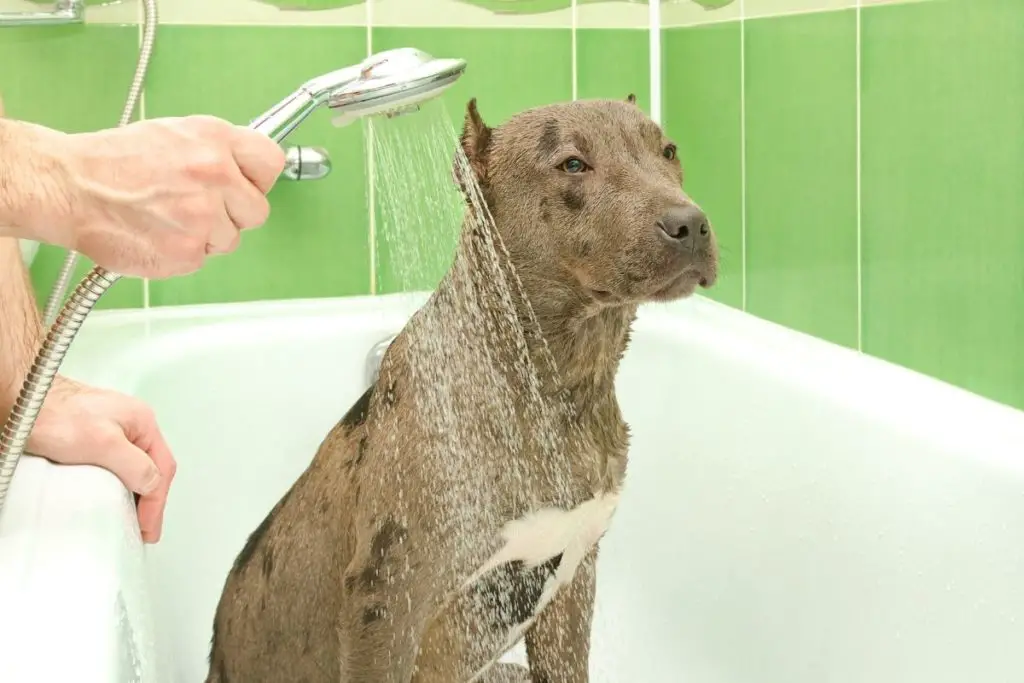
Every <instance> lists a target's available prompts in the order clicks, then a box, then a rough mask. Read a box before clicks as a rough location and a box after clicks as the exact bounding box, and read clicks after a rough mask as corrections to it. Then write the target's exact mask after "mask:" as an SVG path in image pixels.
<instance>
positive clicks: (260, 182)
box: [229, 126, 284, 195]
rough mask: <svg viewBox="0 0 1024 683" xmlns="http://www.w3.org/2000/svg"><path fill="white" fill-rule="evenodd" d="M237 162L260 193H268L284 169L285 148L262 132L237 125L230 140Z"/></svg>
mask: <svg viewBox="0 0 1024 683" xmlns="http://www.w3.org/2000/svg"><path fill="white" fill-rule="evenodd" d="M229 144H230V146H231V153H232V155H234V157H235V163H237V164H238V168H239V170H240V171H241V172H242V175H244V176H245V177H246V178H248V179H249V182H251V183H252V184H253V185H254V186H255V187H256V189H257V190H259V192H260V193H262V194H264V195H266V194H267V193H269V192H270V190H271V188H273V187H274V183H276V182H277V179H278V178H279V177H280V176H281V171H283V170H284V150H283V149H281V146H280V145H278V144H277V143H276V142H274V141H273V140H271V139H270V138H268V137H267V136H266V135H264V134H262V133H257V132H256V131H254V130H252V129H251V128H248V127H246V126H235V127H234V135H233V136H232V137H231V140H230V143H229Z"/></svg>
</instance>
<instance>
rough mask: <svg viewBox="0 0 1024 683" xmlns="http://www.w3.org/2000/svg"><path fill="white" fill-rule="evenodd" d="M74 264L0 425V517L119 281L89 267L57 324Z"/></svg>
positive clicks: (152, 35)
mask: <svg viewBox="0 0 1024 683" xmlns="http://www.w3.org/2000/svg"><path fill="white" fill-rule="evenodd" d="M143 7H144V10H145V18H144V20H143V30H142V43H141V45H140V47H139V61H138V64H137V66H136V68H135V76H134V78H133V79H132V84H131V89H130V90H129V91H128V99H127V101H126V102H125V106H124V112H123V113H122V114H121V121H120V124H119V125H121V126H126V125H128V123H129V122H130V121H131V119H132V115H133V114H134V113H135V107H136V104H137V103H138V100H139V96H140V95H141V93H142V86H143V84H144V83H145V81H146V71H147V70H148V69H149V60H150V57H151V56H152V54H153V43H154V41H155V39H156V27H157V8H156V0H143ZM77 262H78V254H77V253H76V252H75V251H70V252H68V255H67V258H66V259H65V260H64V265H63V267H62V268H61V271H60V276H59V277H58V278H57V283H56V284H55V285H54V288H53V291H52V292H51V293H50V297H49V299H48V301H47V302H46V307H45V310H44V312H43V322H44V323H45V324H47V325H50V324H51V323H52V327H50V331H49V333H48V334H47V335H46V339H45V341H44V342H43V346H42V348H40V350H39V353H38V354H36V358H35V361H34V362H33V363H32V367H31V369H30V370H29V372H28V377H26V378H25V383H24V384H23V385H22V387H21V393H20V394H19V396H18V399H17V401H16V402H15V404H14V408H13V409H12V410H11V415H10V417H9V418H8V419H7V423H6V424H5V425H4V429H3V432H2V433H0V514H2V513H3V508H4V503H5V502H6V500H7V490H8V489H9V488H10V486H11V480H12V479H13V478H14V471H15V469H16V468H17V467H18V461H19V460H20V459H21V456H22V454H23V453H24V452H25V445H26V444H27V443H28V437H29V434H31V433H32V427H34V426H35V423H36V418H37V417H39V411H40V409H41V408H42V406H43V401H44V400H45V399H46V394H47V393H48V392H49V391H50V387H51V386H52V385H53V379H54V377H56V376H57V371H58V370H60V365H61V363H62V362H63V361H64V356H65V354H67V352H68V348H69V347H70V346H71V342H72V341H74V339H75V335H77V334H78V330H79V329H81V327H82V323H84V322H85V319H86V317H87V316H88V315H89V313H90V312H91V311H92V309H93V306H95V305H96V302H97V301H98V300H99V298H100V297H101V296H103V293H104V292H106V291H107V290H108V289H110V287H111V286H113V284H114V283H115V282H117V281H118V280H119V279H120V278H121V276H120V275H118V274H117V273H112V272H110V271H108V270H106V269H105V268H100V267H99V266H97V267H95V268H93V269H92V271H91V272H90V273H89V274H88V275H87V276H86V277H85V278H84V279H83V280H82V282H81V283H80V284H79V285H78V287H76V288H75V290H74V291H73V292H72V293H71V296H70V298H69V299H68V301H67V303H66V304H64V307H63V308H62V309H61V311H60V314H59V315H57V316H56V320H53V318H54V313H55V312H56V310H57V307H58V306H59V305H60V303H61V300H62V299H63V298H64V292H65V291H66V290H67V288H68V283H69V282H70V281H71V277H72V276H73V274H74V271H75V265H76V264H77Z"/></svg>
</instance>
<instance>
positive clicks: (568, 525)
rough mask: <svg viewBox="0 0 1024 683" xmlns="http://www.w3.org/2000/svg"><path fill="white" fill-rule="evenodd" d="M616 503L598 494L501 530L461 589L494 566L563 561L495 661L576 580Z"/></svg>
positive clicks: (613, 498)
mask: <svg viewBox="0 0 1024 683" xmlns="http://www.w3.org/2000/svg"><path fill="white" fill-rule="evenodd" d="M618 504H619V494H618V492H615V493H601V494H598V495H597V496H595V497H594V498H591V499H590V500H588V501H587V502H585V503H582V504H580V505H578V506H576V507H575V508H573V509H572V510H564V509H561V508H554V507H551V508H542V509H540V510H535V511H533V512H530V513H529V514H527V515H525V516H523V517H520V518H519V519H515V520H512V521H511V522H509V523H507V524H506V525H505V526H504V528H503V529H502V532H501V536H502V538H503V539H504V541H505V545H504V546H502V548H501V549H500V550H498V552H496V553H495V554H494V555H492V556H491V557H490V558H488V560H487V561H486V562H484V564H483V565H481V566H480V568H479V569H477V570H476V571H475V572H474V573H473V575H472V576H470V578H469V579H467V580H466V582H465V583H463V585H462V587H463V590H465V589H467V588H469V587H470V586H471V585H472V584H474V583H475V582H476V581H478V580H479V579H480V578H481V577H482V576H483V575H484V574H486V573H487V572H489V571H491V570H492V569H494V568H495V567H498V566H501V565H503V564H506V563H508V562H514V561H516V560H518V561H520V562H522V563H523V565H524V566H525V567H526V568H527V569H529V568H533V567H536V566H538V565H540V564H542V563H544V562H546V561H547V560H549V559H551V558H552V557H554V556H556V555H558V554H560V553H561V555H562V561H561V563H560V564H559V565H558V569H557V570H556V571H555V573H554V575H552V576H551V578H550V579H548V581H547V583H546V584H545V585H544V590H543V591H542V592H541V596H540V600H539V601H538V602H537V606H536V608H535V609H534V613H533V616H532V617H531V618H530V619H529V620H528V621H526V622H525V623H523V624H520V625H519V626H518V627H516V628H514V629H512V631H511V632H510V633H509V637H508V641H507V643H506V646H505V648H504V649H503V650H502V652H500V653H499V655H498V656H499V657H500V656H501V655H503V654H504V653H505V652H506V651H508V650H509V649H511V648H512V646H513V645H515V644H516V643H517V642H519V640H520V639H521V638H522V637H523V635H524V634H525V633H526V631H527V629H529V627H530V626H531V625H532V624H533V621H534V619H536V617H537V615H538V614H540V612H541V611H542V610H543V609H544V608H545V607H547V605H548V603H550V602H551V600H552V598H554V597H555V595H556V594H557V593H558V591H559V589H561V588H563V587H565V586H566V585H568V584H569V583H570V582H571V581H572V580H573V577H574V576H575V575H576V570H577V569H578V568H579V566H580V563H581V562H582V561H583V558H584V557H586V555H587V553H588V552H590V549H591V548H593V547H594V545H595V544H596V543H597V542H598V541H599V540H600V539H601V536H603V535H604V533H605V532H606V531H607V530H608V526H609V525H610V524H611V520H612V515H613V514H614V513H615V508H616V507H617V506H618ZM496 661H498V658H497V657H496V658H495V659H494V661H492V662H490V663H488V664H487V665H486V666H485V667H483V668H482V669H481V670H480V671H478V672H477V673H476V674H475V675H474V676H473V678H471V679H470V683H472V682H473V681H476V680H477V679H478V678H479V677H480V676H481V675H482V674H483V673H484V672H486V671H487V669H489V668H490V667H491V665H492V664H494V662H496Z"/></svg>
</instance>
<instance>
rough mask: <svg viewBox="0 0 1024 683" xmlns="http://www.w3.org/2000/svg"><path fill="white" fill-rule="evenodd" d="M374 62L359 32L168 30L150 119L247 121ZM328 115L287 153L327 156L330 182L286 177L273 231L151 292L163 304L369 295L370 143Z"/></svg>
mask: <svg viewBox="0 0 1024 683" xmlns="http://www.w3.org/2000/svg"><path fill="white" fill-rule="evenodd" d="M365 57H366V31H365V29H361V28H358V27H270V26H232V27H229V26H218V27H212V26H164V27H162V28H161V29H160V38H159V48H158V49H157V50H156V53H155V55H154V58H153V65H152V72H151V73H152V75H151V76H150V79H149V83H148V86H147V89H146V116H148V117H159V116H178V115H184V114H198V113H203V114H213V115H216V116H220V117H223V118H226V119H228V120H230V121H233V122H235V123H239V124H246V123H248V122H249V121H250V120H252V119H253V118H255V117H256V116H258V115H260V114H261V113H263V112H264V111H265V110H266V109H267V108H269V107H271V106H273V105H274V104H276V103H277V102H278V101H279V100H280V99H282V98H283V97H285V96H286V95H287V94H288V93H290V92H292V91H293V90H295V89H296V88H298V87H299V86H300V85H301V84H302V83H303V82H305V81H306V80H308V79H310V78H312V77H315V76H318V75H320V74H322V73H325V72H327V71H330V70H333V69H337V68H340V67H343V66H346V65H349V64H355V63H358V62H359V61H361V60H362V59H364V58H365ZM330 118H331V117H330V115H329V114H328V113H327V112H326V111H321V112H317V113H315V114H314V115H313V116H312V117H311V118H310V119H308V120H307V121H306V123H305V124H303V125H302V127H300V128H299V129H298V130H297V131H296V132H294V133H293V134H292V135H291V136H290V137H289V138H288V140H287V141H286V143H285V145H286V146H288V145H311V146H322V147H325V148H327V150H328V152H329V153H330V156H331V159H332V161H333V171H332V172H331V174H330V175H328V176H327V177H326V178H323V179H321V180H315V181H306V182H294V181H288V180H283V179H282V180H279V181H278V183H277V185H276V186H275V187H274V190H273V191H272V192H271V195H270V203H271V217H270V220H269V221H268V222H267V224H266V225H264V226H263V227H262V228H259V229H258V230H255V231H251V232H247V233H246V234H245V235H244V237H243V240H242V245H241V247H239V249H238V250H237V251H236V252H235V253H233V254H230V255H227V256H219V257H216V258H213V259H211V260H210V261H209V262H208V263H207V265H206V266H205V267H204V268H203V269H202V270H200V271H199V272H198V273H195V274H193V275H190V276H186V277H181V278H174V279H171V280H165V281H159V282H153V283H151V302H152V303H153V304H154V305H161V304H185V303H208V302H220V301H247V300H258V299H284V298H302V297H321V296H341V295H346V294H365V293H367V292H369V289H370V275H369V273H370V253H369V241H368V234H369V233H368V229H367V225H368V222H367V216H368V212H367V210H366V174H365V165H366V164H365V153H364V150H363V134H362V130H361V128H360V126H358V125H352V126H348V127H345V128H340V129H339V128H334V127H333V125H332V124H331V123H330Z"/></svg>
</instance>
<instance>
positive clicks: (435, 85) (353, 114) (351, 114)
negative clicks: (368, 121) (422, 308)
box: [250, 47, 466, 142]
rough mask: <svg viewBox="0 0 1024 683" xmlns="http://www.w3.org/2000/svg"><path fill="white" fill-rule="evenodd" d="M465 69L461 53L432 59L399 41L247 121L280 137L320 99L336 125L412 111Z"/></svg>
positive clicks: (308, 85)
mask: <svg viewBox="0 0 1024 683" xmlns="http://www.w3.org/2000/svg"><path fill="white" fill-rule="evenodd" d="M465 69H466V62H465V60H462V59H435V58H434V57H431V56H430V55H428V54H427V53H425V52H422V51H420V50H416V49H414V48H409V47H404V48H398V49H396V50H388V51H386V52H380V53H378V54H375V55H372V56H370V57H368V58H366V59H365V60H364V61H363V62H362V63H361V64H357V65H355V66H349V67H345V68H344V69H338V70H337V71H332V72H330V73H327V74H324V75H323V76H318V77H317V78H314V79H312V80H310V81H308V82H306V83H305V84H304V85H303V86H302V87H301V88H299V89H298V90H296V91H295V92H294V93H292V94H291V95H289V96H288V97H287V98H285V99H284V100H282V101H281V102H279V103H278V104H277V105H275V106H274V107H273V108H272V109H270V110H268V111H267V112H265V113H264V114H263V115H262V116H260V117H259V118H257V119H255V120H253V122H252V123H251V124H250V126H251V127H252V128H254V129H255V130H258V131H260V132H262V133H264V134H266V135H267V136H268V137H270V138H271V139H273V140H276V141H277V142H281V141H282V140H284V139H285V138H286V137H287V136H288V134H289V133H291V132H292V131H293V130H295V128H296V127H297V126H298V125H299V124H300V123H302V122H303V121H304V120H305V119H306V117H308V116H309V115H310V114H312V113H313V112H314V111H315V110H316V109H318V108H319V107H320V106H321V105H327V106H328V107H329V108H331V109H333V110H335V111H336V112H338V114H337V116H335V118H334V119H333V123H334V125H336V126H344V125H347V124H349V123H352V122H353V121H355V120H356V119H360V118H363V117H365V116H374V115H378V114H383V115H385V116H396V115H398V114H403V113H406V112H408V111H415V110H416V109H418V108H419V105H420V103H421V102H424V101H425V100H428V99H431V98H433V97H436V96H437V95H439V94H440V93H441V92H443V91H444V90H446V89H447V88H448V87H449V86H450V85H451V84H452V83H454V82H455V81H456V80H457V79H458V78H459V76H461V75H462V73H463V72H464V71H465Z"/></svg>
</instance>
